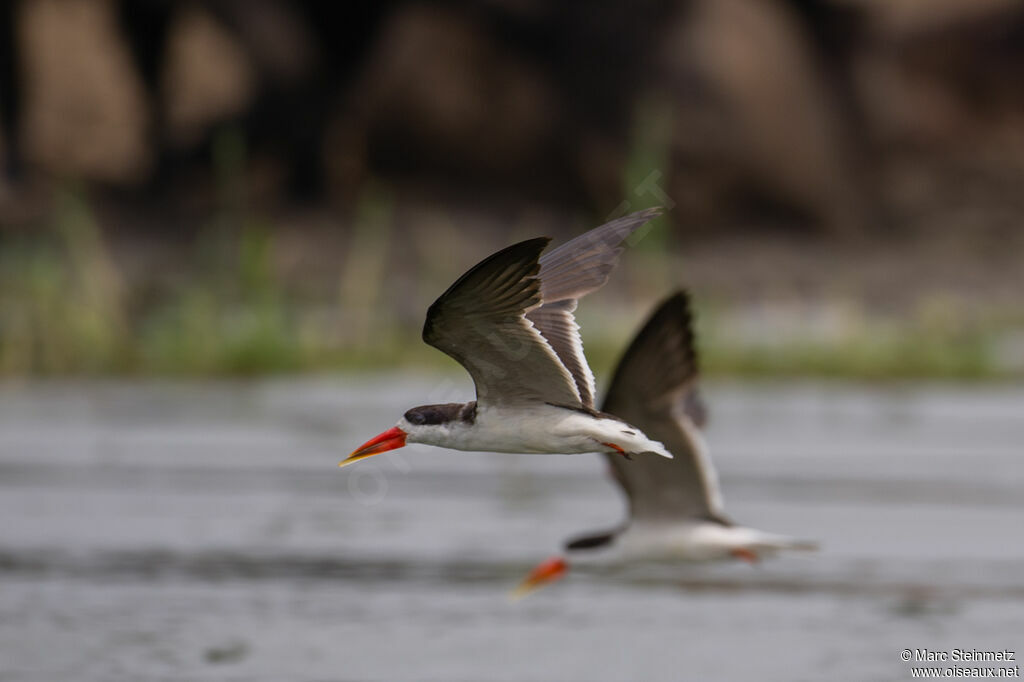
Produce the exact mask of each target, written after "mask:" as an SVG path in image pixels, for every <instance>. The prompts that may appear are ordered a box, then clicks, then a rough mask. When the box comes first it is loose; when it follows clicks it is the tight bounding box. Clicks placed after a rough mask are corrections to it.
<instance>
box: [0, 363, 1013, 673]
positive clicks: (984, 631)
mask: <svg viewBox="0 0 1024 682" xmlns="http://www.w3.org/2000/svg"><path fill="white" fill-rule="evenodd" d="M458 381H459V379H456V380H455V382H453V381H452V380H439V379H433V378H423V379H414V380H409V379H404V380H399V379H393V378H387V377H384V378H373V377H355V378H345V377H341V378H332V379H325V380H303V381H292V380H287V381H285V380H280V381H264V382H254V383H202V384H175V383H149V384H117V383H43V384H28V385H13V384H9V385H5V386H2V387H0V518H2V519H3V520H2V522H0V585H2V587H0V679H2V680H5V681H6V680H32V681H34V680H39V681H43V680H47V681H50V680H76V681H81V682H91V681H97V682H98V681H100V680H182V681H184V680H268V681H270V680H275V681H279V680H380V681H393V680H439V681H441V680H443V681H454V680H466V681H474V682H482V681H487V680H495V681H505V680H508V681H512V680H552V679H564V680H588V681H592V680H630V679H643V680H679V679H694V680H697V679H700V680H718V679H723V680H737V679H757V680H779V681H783V680H784V681H787V682H788V681H792V680H804V679H806V680H811V679H820V678H821V677H828V678H830V679H837V680H874V679H877V680H899V679H910V674H909V664H907V663H903V662H902V661H900V660H899V652H900V651H901V650H902V649H904V648H912V649H913V648H923V647H927V648H930V649H936V650H942V649H951V648H954V647H961V648H978V649H983V650H991V649H1003V648H1006V649H1015V650H1017V651H1018V657H1019V655H1020V653H1021V650H1022V649H1024V646H1022V633H1024V542H1022V541H1021V540H1022V538H1024V531H1022V528H1024V495H1022V494H1021V489H1022V484H1024V459H1022V455H1024V453H1022V449H1024V448H1022V444H1024V418H1022V415H1024V390H1020V389H1013V388H986V389H982V388H977V389H975V388H969V389H963V388H947V387H941V386H909V387H899V388H886V389H867V388H854V387H841V386H818V385H803V384H801V385H787V386H778V385H753V386H746V385H737V384H729V385H712V386H711V387H709V388H708V390H707V391H706V394H707V396H708V400H709V402H710V405H711V409H712V423H711V426H710V429H709V435H708V437H709V441H710V444H711V447H712V451H713V456H714V460H715V462H716V463H717V465H718V467H719V469H720V474H721V478H722V484H723V488H724V493H725V498H726V505H727V508H728V509H729V510H730V513H731V514H732V515H733V516H734V517H735V518H736V519H737V520H739V521H741V522H747V523H749V524H751V525H755V526H758V527H761V528H764V529H766V530H772V531H777V532H781V533H787V534H791V535H796V536H800V537H806V538H814V539H817V540H819V541H820V542H821V543H822V550H821V551H820V552H818V553H817V554H812V555H796V556H788V557H782V558H779V559H777V560H775V561H772V562H765V563H762V564H761V565H759V566H755V567H750V566H747V565H744V564H736V565H716V566H700V567H693V566H690V567H686V566H668V567H666V566H653V567H638V568H634V569H631V570H626V571H620V572H593V573H589V572H588V573H581V574H578V575H575V576H570V578H568V579H567V580H565V581H563V582H562V583H560V584H558V585H555V586H553V587H551V588H549V589H547V590H544V591H542V592H539V593H537V594H535V595H534V596H531V597H530V598H529V599H526V600H524V601H521V602H518V603H510V602H509V601H508V600H507V598H506V595H507V592H508V590H509V589H510V588H511V587H513V586H514V585H515V583H516V582H517V581H518V579H519V578H520V577H521V575H522V574H523V573H524V572H525V571H527V570H528V569H529V568H530V567H531V566H532V565H533V564H535V563H536V562H538V561H540V560H542V559H544V558H546V557H547V556H549V555H551V554H552V553H553V552H554V551H555V550H557V548H558V546H559V545H560V543H561V542H562V540H563V539H564V538H565V537H567V536H571V535H574V534H576V533H579V532H581V531H587V530H592V529H600V528H604V527H607V526H610V525H612V524H614V523H616V522H618V520H619V519H620V518H621V515H622V513H623V509H624V507H623V502H622V501H621V500H620V498H619V496H618V493H617V491H616V490H615V489H614V488H613V487H612V485H611V484H610V483H609V482H608V481H607V480H606V479H605V478H604V475H603V466H602V462H601V460H600V458H598V457H596V456H590V455H580V456H572V457H550V456H514V455H495V454H467V453H456V452H448V451H442V450H437V449H431V448H427V447H420V446H412V447H409V448H406V449H404V450H400V451H396V452H393V453H389V454H387V455H383V456H381V457H377V458H374V459H373V460H368V461H365V462H361V463H360V464H358V465H355V466H352V467H348V468H346V469H342V470H339V469H338V468H337V467H336V464H337V462H338V460H339V459H341V458H342V457H344V455H346V454H347V453H348V452H349V451H350V450H351V449H352V448H353V447H354V446H356V445H358V444H359V443H361V442H362V441H364V440H366V439H367V438H369V437H370V436H373V435H375V434H376V433H378V432H379V431H382V430H384V429H385V428H388V427H389V426H391V425H392V424H393V423H394V421H395V420H396V419H397V417H398V416H399V415H400V414H401V412H402V411H403V410H404V409H405V408H407V407H409V406H411V405H413V404H421V403H424V402H437V401H447V400H452V399H461V398H464V397H465V391H464V390H463V389H462V385H461V384H459V383H457V382H458Z"/></svg>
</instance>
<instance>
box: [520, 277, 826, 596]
mask: <svg viewBox="0 0 1024 682" xmlns="http://www.w3.org/2000/svg"><path fill="white" fill-rule="evenodd" d="M692 319H693V317H692V314H691V311H690V302H689V297H688V295H687V294H686V292H683V291H680V292H677V293H675V294H673V295H672V296H670V297H669V298H668V299H666V300H665V301H664V302H662V303H661V305H660V306H658V308H657V309H656V310H655V312H654V313H653V314H652V315H651V317H650V319H649V320H648V321H647V323H646V324H645V325H644V326H643V328H642V329H641V330H640V332H639V333H638V334H637V335H636V338H634V340H633V342H632V343H631V344H630V346H629V348H628V349H627V350H626V352H625V353H624V354H623V356H622V359H621V360H620V361H619V364H618V367H617V368H616V370H615V373H614V375H613V379H612V382H611V385H610V387H609V389H608V393H607V395H606V397H605V400H604V405H603V406H602V409H604V410H605V411H607V412H610V413H612V414H615V415H617V416H619V417H621V418H622V419H625V420H626V421H628V422H629V423H630V424H635V425H636V426H637V427H639V428H641V429H643V431H644V433H646V434H648V435H649V436H650V437H651V438H657V439H659V440H660V441H661V442H663V443H664V444H665V446H666V447H667V448H668V449H669V451H671V452H672V454H673V455H674V458H673V459H662V458H660V457H645V458H637V459H636V460H635V461H632V462H628V461H623V459H622V458H621V457H608V458H607V459H608V467H609V472H610V474H611V477H612V479H613V480H614V481H615V483H616V484H617V485H618V487H619V488H620V489H621V490H622V492H623V493H624V494H625V496H626V499H627V500H628V503H629V517H628V518H627V519H626V521H625V522H624V523H622V524H620V525H619V526H618V527H616V528H612V529H610V530H605V531H601V532H595V533H588V534H586V535H583V536H580V537H577V538H575V539H573V540H571V541H569V542H567V543H566V545H565V547H564V553H563V554H561V555H558V556H555V557H553V558H551V559H548V560H547V561H545V562H543V563H541V564H540V565H539V566H537V567H536V568H535V569H534V570H533V571H532V572H531V573H530V574H529V575H528V576H527V577H526V578H525V579H524V580H523V581H522V583H520V585H519V587H518V588H516V590H515V591H514V592H513V596H522V595H524V594H527V593H529V592H530V591H532V590H533V589H536V588H538V587H540V586H542V585H546V584H548V583H551V582H553V581H554V580H557V579H559V578H561V577H563V576H564V575H565V574H566V573H567V572H568V571H569V569H570V566H571V565H573V564H574V563H576V562H580V563H587V564H591V563H597V564H613V565H614V564H628V563H638V562H644V561H659V562H675V561H690V562H702V561H719V560H728V559H741V560H744V561H748V562H751V563H754V562H757V561H758V560H760V559H761V558H763V557H766V556H770V555H773V554H775V553H777V552H779V551H782V550H810V549H815V548H816V544H815V543H813V542H808V541H804V540H797V539H795V538H791V537H786V536H784V535H776V534H774V533H767V532H764V531H760V530H756V529H754V528H748V527H746V526H741V525H737V524H736V523H734V522H733V521H732V520H730V519H729V518H728V517H727V516H726V515H725V513H724V510H723V504H722V494H721V491H720V490H719V486H718V476H717V475H716V473H715V468H714V466H713V465H712V463H711V459H710V457H709V454H708V448H707V444H706V443H705V441H704V438H703V436H702V434H701V428H702V427H703V426H704V424H705V421H706V419H707V410H706V408H705V406H704V402H703V400H702V399H701V397H700V395H699V393H698V390H697V389H698V387H697V378H698V376H697V373H698V372H697V370H698V366H697V365H698V363H697V352H696V349H695V344H694V332H693V323H692Z"/></svg>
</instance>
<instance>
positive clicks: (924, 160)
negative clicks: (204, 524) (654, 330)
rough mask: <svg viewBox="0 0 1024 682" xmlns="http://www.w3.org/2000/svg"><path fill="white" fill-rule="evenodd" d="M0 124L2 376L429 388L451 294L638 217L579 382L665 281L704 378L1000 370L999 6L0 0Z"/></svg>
mask: <svg viewBox="0 0 1024 682" xmlns="http://www.w3.org/2000/svg"><path fill="white" fill-rule="evenodd" d="M0 122H2V129H0V154H2V156H0V159H2V173H0V374H4V375H31V374H63V373H83V372H84V373H107V372H114V373H134V372H145V373H149V372H157V373H170V374H175V373H186V374H207V373H213V374H222V373H228V374H232V373H260V372H265V371H291V370H311V369H318V368H325V367H327V368H330V367H363V366H367V365H378V364H380V365H383V364H389V365H390V364H393V363H403V362H408V363H431V362H435V361H439V362H440V360H438V358H439V357H440V356H439V354H436V353H433V352H431V351H430V350H429V349H426V348H420V346H421V344H419V343H418V340H417V332H418V328H419V325H420V324H421V321H422V315H423V311H424V310H425V308H426V306H427V305H428V304H429V303H430V301H431V300H432V299H433V298H434V296H436V295H437V294H438V293H439V292H440V291H442V290H443V289H444V287H445V286H446V285H447V283H448V282H450V281H451V280H452V279H453V278H454V277H456V276H457V275H458V274H459V273H460V272H461V271H463V270H464V269H466V268H467V267H468V266H470V265H471V264H473V263H474V262H476V261H477V260H479V259H480V258H482V257H483V256H484V255H486V254H487V253H489V252H490V251H491V250H494V249H497V248H499V247H501V246H503V245H505V244H507V243H510V242H511V241H513V240H515V239H520V238H526V237H529V236H535V235H538V234H550V235H553V236H557V237H560V238H565V237H568V236H570V235H572V234H575V233H578V232H579V231H582V230H584V229H586V228H588V227H592V226H594V225H597V224H599V223H600V222H603V221H604V220H605V219H606V218H609V217H613V216H615V215H618V214H621V213H624V212H627V211H631V210H636V209H639V208H644V207H647V206H652V205H661V206H664V207H666V208H667V209H668V210H667V213H666V216H665V218H663V219H662V220H661V221H659V224H658V225H657V226H656V228H655V229H654V230H652V231H651V232H650V233H649V234H648V235H647V236H646V237H645V238H644V239H643V240H641V241H640V243H638V244H636V245H634V246H635V248H634V253H631V254H630V255H629V256H628V257H627V258H625V259H624V264H623V270H622V272H621V273H620V276H617V279H616V281H615V283H614V286H612V287H608V290H609V291H607V292H602V293H601V294H599V295H598V296H599V297H600V298H598V299H597V302H595V303H594V304H592V305H591V306H589V307H588V306H584V307H583V309H581V319H582V320H583V322H584V324H585V325H586V326H585V330H586V337H587V342H588V350H590V351H591V353H592V354H594V356H595V357H596V358H597V364H598V365H601V361H602V360H603V359H606V358H610V357H611V355H612V354H614V352H615V351H616V350H617V349H618V348H619V347H620V346H621V344H622V343H623V342H624V340H625V339H626V337H627V336H628V334H629V333H630V332H631V330H632V328H633V325H634V323H635V322H637V321H638V320H639V318H640V316H642V315H643V314H644V312H645V310H646V306H647V305H649V303H650V302H653V300H655V299H656V298H657V297H659V296H661V295H662V294H663V293H664V292H665V291H667V290H668V288H669V287H671V286H678V285H685V286H688V287H690V288H691V289H692V290H693V293H694V296H695V298H696V300H697V301H698V306H699V308H700V309H701V320H702V325H703V329H702V338H704V339H705V345H706V347H707V348H706V351H705V356H706V362H707V364H708V366H709V368H710V370H711V371H712V372H719V373H727V374H729V373H734V374H783V375H786V374H808V373H809V374H824V375H842V376H856V377H893V376H895V377H902V376H938V377H959V378H971V379H973V378H990V377H1013V376H1016V377H1020V376H1021V375H1024V308H1022V306H1021V304H1020V300H1021V292H1022V290H1024V286H1022V285H1024V275H1022V272H1024V269H1022V268H1021V262H1022V256H1024V230H1022V227H1021V221H1022V218H1024V7H1022V6H1021V4H1020V3H1019V2H1016V1H1015V0H984V1H976V2H969V3H968V2H962V1H960V0H942V1H939V0H927V1H925V0H902V1H900V2H889V1H883V0H643V1H641V2H633V3H627V2H613V1H603V2H570V1H559V2H542V1H536V0H437V1H434V2H431V1H418V2H412V1H410V2H404V1H398V0H394V1H392V2H350V3H336V2H283V1H277V0H192V1H186V0H181V1H177V2H175V1H173V0H121V1H115V0H13V1H8V2H4V3H3V4H2V5H0ZM435 355H437V356H438V358H435V357H434V356H435Z"/></svg>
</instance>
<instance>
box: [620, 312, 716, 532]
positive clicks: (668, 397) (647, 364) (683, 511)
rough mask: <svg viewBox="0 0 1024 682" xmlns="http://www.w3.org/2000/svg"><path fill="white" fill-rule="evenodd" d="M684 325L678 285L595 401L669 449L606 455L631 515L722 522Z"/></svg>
mask: <svg viewBox="0 0 1024 682" xmlns="http://www.w3.org/2000/svg"><path fill="white" fill-rule="evenodd" d="M691 325H692V322H691V314H690V305H689V299H688V297H687V295H686V293H685V292H678V293H676V294H674V295H673V296H671V297H669V298H668V299H667V300H666V301H664V302H663V303H662V304H661V306H659V307H658V309H657V311H655V313H654V314H653V315H652V316H651V318H650V319H649V320H648V321H647V324H645V325H644V327H643V329H641V331H640V333H639V334H637V336H636V338H635V339H634V340H633V343H632V344H630V346H629V349H628V350H626V353H625V355H623V357H622V359H621V360H620V361H619V365H618V368H617V369H616V371H615V376H614V378H613V379H612V384H611V388H609V389H608V395H607V396H606V397H605V401H604V405H603V407H602V409H603V410H604V411H606V412H609V413H611V414H614V415H615V416H617V417H620V418H622V419H624V420H625V421H627V422H629V423H630V424H633V425H634V426H636V427H638V428H639V429H641V430H642V431H643V432H644V433H645V434H647V435H648V436H649V437H650V438H653V439H654V440H660V441H661V442H662V443H664V445H665V447H666V448H668V450H669V451H670V452H671V453H672V454H673V455H674V456H675V457H674V458H673V459H665V458H663V457H638V458H636V459H635V460H633V461H626V460H624V459H623V458H622V457H619V456H613V457H607V459H608V462H609V465H610V466H611V470H612V476H613V478H614V479H615V481H616V482H617V483H618V484H619V485H620V486H621V487H622V490H623V491H624V492H625V493H626V496H627V497H628V498H629V506H630V515H631V517H632V518H634V519H662V518H672V519H675V518H680V517H702V518H711V519H715V520H719V521H722V522H724V523H728V521H727V520H726V519H725V517H724V515H723V513H722V498H721V493H720V491H719V488H718V477H717V475H716V474H715V470H714V467H713V466H712V464H711V460H710V458H709V456H708V451H707V446H706V445H705V443H704V439H703V437H702V436H701V434H700V430H699V427H700V426H701V425H703V423H704V421H705V417H706V410H705V409H704V406H703V403H702V401H701V399H700V396H699V395H698V393H697V355H696V351H695V349H694V337H693V329H692V326H691Z"/></svg>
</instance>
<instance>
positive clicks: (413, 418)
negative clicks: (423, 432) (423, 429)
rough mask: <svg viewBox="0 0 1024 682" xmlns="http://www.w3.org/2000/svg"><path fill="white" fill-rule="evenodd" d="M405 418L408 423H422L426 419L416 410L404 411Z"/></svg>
mask: <svg viewBox="0 0 1024 682" xmlns="http://www.w3.org/2000/svg"><path fill="white" fill-rule="evenodd" d="M405 420H406V421H407V422H409V423H410V424H417V425H422V424H424V423H425V422H426V421H427V418H426V417H424V416H423V413H422V412H417V411H416V410H409V411H408V412H406V413H405Z"/></svg>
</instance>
